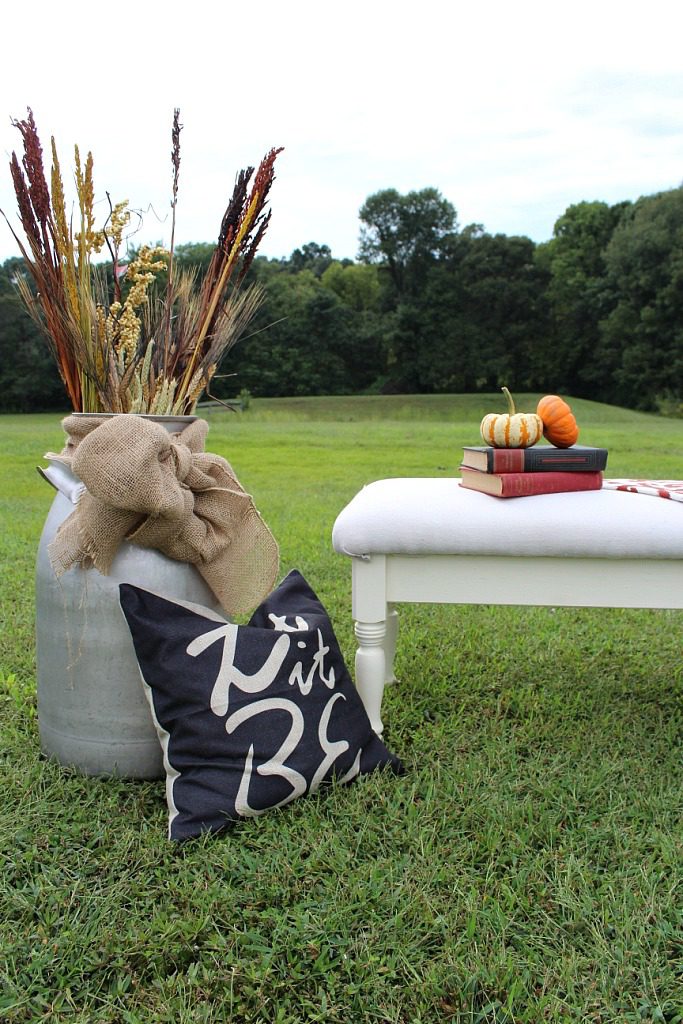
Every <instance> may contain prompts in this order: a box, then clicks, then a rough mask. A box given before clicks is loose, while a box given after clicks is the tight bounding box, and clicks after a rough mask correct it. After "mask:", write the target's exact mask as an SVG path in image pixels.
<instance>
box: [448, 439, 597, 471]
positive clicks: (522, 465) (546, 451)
mask: <svg viewBox="0 0 683 1024" xmlns="http://www.w3.org/2000/svg"><path fill="white" fill-rule="evenodd" d="M462 464H463V466H469V467H470V468H471V469H480V470H481V471H482V472H483V473H552V472H561V473H585V472H586V471H588V470H593V471H594V470H597V469H604V468H605V466H606V465H607V449H606V448H591V447H589V446H588V445H585V444H574V445H572V447H571V448H555V447H553V445H551V444H535V445H532V446H531V448H489V447H485V446H482V445H467V446H466V447H465V448H463V457H462Z"/></svg>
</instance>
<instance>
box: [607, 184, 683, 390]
mask: <svg viewBox="0 0 683 1024" xmlns="http://www.w3.org/2000/svg"><path fill="white" fill-rule="evenodd" d="M605 264H606V268H607V285H608V288H609V289H610V292H611V294H612V297H613V306H612V309H611V311H610V312H609V314H608V315H607V316H606V317H605V319H604V321H603V323H602V330H601V346H600V351H599V357H600V359H601V360H602V362H603V364H604V365H605V366H606V367H607V368H608V369H609V370H611V372H612V375H613V385H612V388H611V390H610V392H609V393H608V395H607V396H606V398H607V400H608V401H615V402H618V403H620V404H623V405H628V406H631V407H634V408H639V409H655V408H657V404H658V400H659V399H663V398H672V397H673V398H675V399H676V400H677V401H678V402H680V401H681V400H682V399H683V188H677V189H671V190H670V191H667V192H660V193H658V194H656V195H652V196H646V197H644V198H642V199H639V200H638V201H637V202H636V203H635V204H634V205H633V207H632V208H631V209H630V210H628V212H627V214H626V215H624V216H623V217H622V219H621V220H620V222H619V224H618V226H617V227H616V228H615V230H614V234H613V235H612V238H611V240H610V243H609V245H608V247H607V249H606V251H605Z"/></svg>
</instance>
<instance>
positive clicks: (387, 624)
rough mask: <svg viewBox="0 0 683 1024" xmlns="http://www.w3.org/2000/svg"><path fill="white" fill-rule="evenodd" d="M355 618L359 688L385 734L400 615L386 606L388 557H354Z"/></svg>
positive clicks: (374, 725)
mask: <svg viewBox="0 0 683 1024" xmlns="http://www.w3.org/2000/svg"><path fill="white" fill-rule="evenodd" d="M352 590H353V593H352V605H353V617H354V620H355V626H354V629H355V633H356V639H357V640H358V649H357V651H356V666H355V667H356V689H357V690H358V693H359V696H360V698H361V700H362V701H363V705H364V706H365V710H366V711H367V713H368V718H369V719H370V724H371V726H372V728H373V730H374V731H375V732H376V733H377V735H378V736H379V735H381V733H382V729H383V726H382V719H381V714H380V712H381V708H382V697H383V696H384V685H385V683H386V682H387V677H389V678H391V679H393V671H394V668H393V666H394V652H395V649H396V632H397V623H398V616H397V615H396V613H395V612H394V611H393V609H389V608H388V606H387V599H386V558H385V556H384V555H373V556H372V557H371V558H354V559H353V587H352Z"/></svg>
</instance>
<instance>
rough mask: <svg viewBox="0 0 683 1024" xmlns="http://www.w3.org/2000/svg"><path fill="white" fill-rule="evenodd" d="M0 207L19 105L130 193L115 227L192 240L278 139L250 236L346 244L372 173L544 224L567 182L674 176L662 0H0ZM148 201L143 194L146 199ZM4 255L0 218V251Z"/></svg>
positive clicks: (339, 250)
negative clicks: (174, 150) (137, 219)
mask: <svg viewBox="0 0 683 1024" xmlns="http://www.w3.org/2000/svg"><path fill="white" fill-rule="evenodd" d="M0 23H1V24H2V50H1V58H0V98H1V101H0V153H1V154H2V156H3V160H4V169H0V208H2V209H3V210H4V211H5V212H6V213H8V214H9V215H10V216H11V218H12V219H13V220H14V218H15V210H16V205H15V200H14V194H13V190H12V186H11V180H10V176H9V170H8V169H7V162H8V160H9V156H10V154H11V151H12V149H17V150H19V146H20V136H19V133H18V131H17V130H16V129H15V128H12V127H11V125H10V118H11V117H17V118H21V117H24V116H25V113H26V108H27V106H31V107H32V108H33V111H34V116H35V118H36V122H37V125H38V130H39V133H40V136H41V139H42V141H43V145H44V149H45V150H46V151H49V140H50V136H51V135H54V136H55V139H56V142H57V148H58V151H59V154H60V161H61V164H62V171H63V174H64V177H65V178H67V177H69V176H70V170H71V168H72V166H73V161H72V153H73V144H74V143H75V142H78V144H79V146H80V148H81V150H82V151H87V150H88V149H90V150H92V152H93V156H94V161H95V186H96V191H97V195H98V197H99V199H100V200H102V207H101V208H102V211H103V215H104V214H105V210H106V204H105V201H104V200H105V191H109V192H110V194H111V196H112V199H113V200H114V201H118V200H119V199H123V198H127V199H128V200H129V201H130V203H131V206H133V207H135V208H138V209H146V210H147V211H148V212H147V213H146V214H145V220H144V227H143V229H142V232H141V233H140V234H139V235H138V236H137V238H136V242H143V241H162V242H164V243H168V241H169V234H170V231H169V229H170V219H169V200H170V182H171V168H170V132H171V123H172V117H173V108H174V107H175V106H178V107H180V110H181V121H182V123H183V124H184V126H185V127H184V130H183V132H182V136H181V147H182V149H181V158H182V163H181V174H180V195H179V201H178V211H177V227H176V240H177V241H179V242H204V241H206V242H213V241H214V240H215V238H216V235H217V232H218V228H219V224H220V219H221V216H222V213H223V210H224V208H225V205H226V203H227V200H228V198H229V195H230V193H231V191H232V185H233V181H234V177H235V173H236V171H237V170H238V169H239V168H240V167H244V166H246V165H249V164H255V163H256V164H257V163H258V161H259V159H260V158H261V156H262V155H263V154H264V153H265V152H266V150H268V149H269V148H270V147H271V146H280V145H282V146H284V147H285V151H284V152H283V153H282V154H281V155H280V157H279V158H278V161H277V180H276V182H275V185H274V187H273V191H272V194H271V207H272V211H273V217H272V221H271V226H270V229H269V232H268V235H267V236H266V239H265V241H264V244H263V246H262V248H261V252H262V254H264V255H267V256H272V257H280V256H288V255H289V254H290V253H291V252H292V250H293V249H295V248H296V247H297V246H301V245H303V244H304V243H306V242H309V241H315V242H318V243H320V244H323V243H324V244H327V245H329V246H330V248H331V249H332V252H333V254H334V255H335V256H336V257H338V258H342V257H351V258H354V257H355V255H356V252H357V244H358V233H359V221H358V210H359V208H360V206H361V205H362V203H363V201H364V200H365V199H366V198H367V196H368V195H370V194H371V193H372V192H375V191H377V190H379V189H382V188H396V189H398V190H399V191H401V192H407V191H409V190H411V189H421V188H425V187H427V186H433V187H435V188H438V189H439V190H440V191H441V192H442V193H443V195H444V196H446V198H447V199H449V200H450V201H451V202H452V203H453V205H454V206H455V207H456V209H457V211H458V219H459V222H460V224H461V225H462V226H464V225H465V224H469V223H472V222H478V223H481V224H483V225H484V227H485V229H486V230H487V231H490V232H497V231H501V232H504V233H506V234H526V235H529V236H530V237H531V238H533V239H534V240H536V241H544V240H546V239H548V238H549V237H550V236H551V235H552V230H553V224H554V222H555V220H556V219H557V217H559V216H560V215H561V214H562V213H563V212H564V210H565V209H566V207H567V206H568V205H569V204H570V203H574V202H579V201H581V200H583V199H587V200H591V199H601V200H605V201H607V202H609V203H613V202H617V201H619V200H622V199H636V198H637V197H638V196H640V195H647V194H650V193H652V192H656V191H660V190H662V189H668V188H675V187H678V186H679V185H680V184H681V183H682V182H683V45H682V43H681V40H682V39H683V31H682V30H683V4H681V3H680V0H676V2H673V0H667V2H665V0H650V2H649V3H647V4H643V3H642V2H641V3H637V4H636V3H632V2H629V0H622V2H615V0H592V2H585V0H574V2H572V3H571V4H570V3H566V2H564V3H557V2H556V3H553V2H552V0H545V2H535V0H517V2H505V3H503V2H499V0H495V2H494V0H479V2H478V3H475V0H472V2H471V3H467V4H461V3H455V2H452V0H451V2H448V0H412V2H410V3H406V2H404V0H346V2H343V3H337V4H329V3H325V2H323V0H318V2H313V0H279V2H277V0H243V2H242V3H241V4H238V3H235V2H233V0H222V2H212V3H209V2H206V0H186V2H183V3H177V2H176V0H167V2H165V3H159V2H157V0H138V2H136V3H131V2H130V0H117V2H113V3H110V4H101V3H97V2H94V0H87V2H83V0H61V2H60V0H57V2H52V3H49V4H46V3H44V0H35V2H34V3H32V4H28V3H24V4H11V5H5V7H4V9H3V14H2V16H1V21H0ZM150 207H151V209H150ZM13 255H17V249H16V244H15V242H14V240H13V239H12V236H11V234H10V232H9V230H8V228H7V226H6V225H5V223H4V221H2V222H0V260H4V259H7V258H8V257H10V256H13Z"/></svg>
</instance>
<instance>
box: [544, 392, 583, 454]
mask: <svg viewBox="0 0 683 1024" xmlns="http://www.w3.org/2000/svg"><path fill="white" fill-rule="evenodd" d="M536 412H537V413H538V415H539V416H540V417H541V419H542V420H543V436H544V437H545V438H546V440H547V441H550V443H551V444H554V445H555V447H556V448H571V446H572V445H573V444H576V442H577V440H578V437H579V428H578V426H577V424H576V418H575V416H574V413H573V412H572V410H571V407H570V406H569V405H568V404H567V402H565V401H564V399H563V398H560V396H559V395H544V396H543V398H542V399H541V400H540V402H539V403H538V406H537V407H536Z"/></svg>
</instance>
